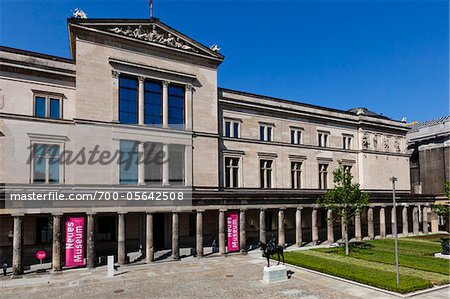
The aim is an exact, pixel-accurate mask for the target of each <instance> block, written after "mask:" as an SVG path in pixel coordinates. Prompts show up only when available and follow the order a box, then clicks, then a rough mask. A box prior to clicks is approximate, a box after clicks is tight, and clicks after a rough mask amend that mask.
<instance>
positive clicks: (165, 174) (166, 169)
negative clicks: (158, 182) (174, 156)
mask: <svg viewBox="0 0 450 299" xmlns="http://www.w3.org/2000/svg"><path fill="white" fill-rule="evenodd" d="M163 153H164V161H165V162H164V163H163V173H162V184H163V186H169V185H170V183H169V163H170V160H169V159H170V157H169V145H168V144H164V145H163Z"/></svg>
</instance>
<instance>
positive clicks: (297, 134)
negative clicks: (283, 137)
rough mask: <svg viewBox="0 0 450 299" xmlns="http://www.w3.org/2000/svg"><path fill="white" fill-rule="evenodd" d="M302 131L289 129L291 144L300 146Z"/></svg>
mask: <svg viewBox="0 0 450 299" xmlns="http://www.w3.org/2000/svg"><path fill="white" fill-rule="evenodd" d="M302 131H303V129H296V128H291V143H292V144H302Z"/></svg>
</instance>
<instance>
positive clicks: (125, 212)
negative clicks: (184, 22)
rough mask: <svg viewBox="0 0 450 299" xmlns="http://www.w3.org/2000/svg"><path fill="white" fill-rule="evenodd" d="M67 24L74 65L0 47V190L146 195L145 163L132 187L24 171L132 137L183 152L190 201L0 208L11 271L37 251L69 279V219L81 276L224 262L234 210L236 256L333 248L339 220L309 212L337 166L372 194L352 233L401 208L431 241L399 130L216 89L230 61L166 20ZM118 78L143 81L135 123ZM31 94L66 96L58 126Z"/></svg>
mask: <svg viewBox="0 0 450 299" xmlns="http://www.w3.org/2000/svg"><path fill="white" fill-rule="evenodd" d="M68 24H69V36H70V46H71V55H72V56H71V59H65V58H58V57H53V56H48V55H44V54H39V53H32V52H27V51H22V50H17V49H11V48H6V47H1V48H0V70H1V77H0V132H1V134H0V143H1V145H0V151H1V155H0V165H1V167H0V183H2V184H3V185H4V186H5V189H6V191H8V190H9V189H14V190H18V189H21V188H22V189H23V188H36V189H39V188H41V189H49V190H59V191H61V190H62V191H70V190H72V191H74V192H75V191H76V192H82V191H85V190H91V189H93V188H94V189H95V188H99V186H101V187H102V188H105V189H107V190H119V189H120V190H122V189H123V190H133V191H136V190H137V191H143V190H147V191H149V190H150V191H151V190H153V187H152V186H149V185H148V184H146V177H145V173H146V168H145V166H140V165H139V168H138V171H137V173H138V178H137V180H136V184H134V185H132V186H124V185H121V184H120V180H121V178H120V174H119V172H120V169H119V166H118V165H117V164H114V163H109V164H108V163H107V164H104V165H98V164H95V165H89V163H81V164H70V165H64V164H63V165H60V166H59V170H58V173H59V176H58V181H57V182H56V183H55V184H44V185H42V184H39V185H38V184H35V183H34V182H35V178H34V177H33V176H34V175H35V174H34V169H33V167H34V166H33V163H31V164H30V163H27V160H28V158H29V156H30V146H34V145H35V144H52V145H59V146H61V148H62V149H64V150H71V151H73V152H79V151H80V150H82V148H83V147H84V148H87V149H92V148H94V147H95V146H97V145H98V146H99V147H100V150H103V151H110V152H114V151H117V150H118V149H119V148H120V142H121V141H123V140H132V141H134V142H137V144H139V145H138V151H139V152H140V153H141V152H143V151H144V148H145V144H146V143H147V142H156V143H160V144H162V145H163V151H164V153H168V152H169V151H168V148H169V147H170V145H174V144H176V145H182V146H183V148H184V161H185V162H184V163H185V164H184V167H183V169H184V172H183V175H184V177H183V183H184V187H188V188H189V189H190V191H191V192H192V205H191V206H182V207H155V206H153V205H149V204H148V205H145V204H142V205H138V206H126V207H120V208H119V207H114V206H103V207H102V206H95V207H88V206H79V207H72V208H71V207H66V206H61V207H59V208H57V207H51V208H44V207H39V206H37V207H36V206H35V207H33V208H27V209H23V208H14V207H11V206H9V205H6V204H5V202H6V199H5V200H2V202H0V204H1V206H0V207H1V208H0V256H1V258H2V259H4V260H5V261H7V263H8V264H10V265H11V264H12V265H13V271H14V273H15V274H18V273H21V272H22V271H23V270H24V266H25V267H27V266H29V265H30V264H33V263H35V262H36V260H35V259H34V253H35V252H36V250H38V249H43V250H45V251H47V252H48V253H49V254H48V259H49V261H50V260H51V261H52V263H53V270H55V271H59V270H61V269H62V267H63V266H64V263H62V262H61V258H62V256H63V250H62V248H63V247H64V240H62V239H61V235H64V228H63V227H62V223H63V222H64V219H65V217H67V216H71V215H81V216H83V217H85V221H86V259H87V261H86V265H87V267H94V266H95V265H96V264H97V263H99V262H101V261H104V260H105V259H104V258H103V259H102V257H105V256H106V255H109V254H114V255H116V257H117V261H118V262H119V263H125V262H127V261H132V260H133V258H132V257H129V258H127V254H129V253H130V252H138V253H139V254H140V255H142V256H145V259H146V261H147V262H152V261H153V260H154V254H155V252H156V251H159V250H161V249H171V250H172V258H173V259H178V258H180V256H181V255H180V250H185V249H186V248H187V249H190V251H189V252H191V253H192V252H194V253H195V254H196V255H197V256H199V257H201V256H203V254H204V252H203V250H204V249H205V250H206V248H211V247H213V250H215V248H216V247H218V251H219V252H220V253H222V254H226V252H227V248H226V244H225V235H226V230H227V229H226V225H225V217H226V212H230V211H234V212H238V214H239V222H240V223H239V237H240V249H241V251H242V252H246V251H247V250H248V249H251V248H252V246H253V247H254V246H255V245H256V244H257V243H258V241H259V240H268V239H269V238H270V237H271V236H272V235H273V236H277V239H278V242H279V243H281V244H283V245H291V244H297V245H298V246H302V245H304V244H307V243H318V242H322V241H328V242H333V241H336V240H338V239H340V237H341V236H342V230H341V225H340V223H339V221H338V222H331V221H327V214H328V211H325V210H323V209H320V208H319V207H318V206H317V205H316V204H315V203H316V200H317V198H318V197H320V196H322V195H323V194H324V192H325V190H326V188H331V187H332V184H333V181H332V171H333V170H334V169H335V168H336V166H337V165H338V164H337V163H338V161H342V162H343V164H344V165H345V166H346V167H349V170H350V171H351V173H352V175H353V177H354V180H355V182H359V183H360V185H361V188H362V189H364V190H365V191H367V192H369V193H370V200H371V202H370V206H369V207H367V209H365V210H364V211H362V212H361V215H360V216H359V217H357V219H356V221H355V225H354V226H352V227H351V232H350V237H355V238H356V239H361V238H364V237H366V238H374V237H375V236H381V237H385V236H386V235H387V234H390V233H391V223H390V220H389V219H391V215H392V212H393V211H394V212H396V213H397V219H402V221H400V220H399V230H400V229H401V230H400V231H403V233H404V234H409V233H414V234H417V233H419V229H420V231H422V232H423V233H428V221H429V220H431V219H430V218H429V217H427V216H428V209H427V205H428V204H429V203H430V202H432V201H433V197H431V196H421V195H411V194H410V192H409V190H410V177H409V163H410V162H409V155H408V153H407V143H406V138H405V136H406V132H407V131H408V127H407V126H406V125H405V124H404V123H402V122H398V121H394V120H391V119H388V118H386V117H382V116H380V115H376V114H374V113H372V112H370V111H368V110H366V109H364V108H357V109H352V110H350V111H342V110H337V109H330V108H324V107H319V106H313V105H306V104H300V103H297V102H291V101H286V100H280V99H275V98H269V97H265V96H261V95H255V94H250V93H245V92H240V91H233V90H228V89H222V88H218V86H217V75H218V74H217V73H218V67H219V65H220V64H221V62H222V61H223V59H224V57H223V56H222V55H221V54H219V53H218V52H217V51H214V50H211V49H209V48H208V47H205V46H203V45H201V44H199V43H197V42H195V41H194V40H192V39H190V38H189V37H187V36H185V35H183V34H182V33H180V32H178V31H175V30H174V29H172V28H170V27H169V26H167V25H165V24H164V23H162V22H160V21H159V20H158V19H150V20H148V19H147V20H106V19H69V20H68ZM122 76H128V77H132V78H134V79H133V80H136V82H138V83H137V84H138V85H139V87H138V94H139V95H138V99H137V107H136V110H137V116H138V119H139V120H138V122H137V123H136V124H125V123H123V122H121V121H120V119H119V118H120V117H119V109H120V102H119V97H121V95H120V89H119V82H120V78H122ZM147 80H156V81H158V82H160V83H161V86H162V104H161V106H162V115H161V117H162V123H161V126H159V127H154V126H147V125H145V124H144V114H145V111H146V110H145V105H146V104H145V103H144V99H145V97H144V93H145V92H146V90H145V82H147ZM171 85H174V86H175V85H176V86H181V87H182V88H183V90H184V91H185V94H184V102H183V103H184V104H183V105H184V113H183V127H182V128H171V127H169V124H168V121H167V119H168V117H169V116H170V115H168V114H170V113H172V112H171V110H170V109H169V108H168V102H167V101H168V100H167V98H168V94H167V93H168V88H170V86H171ZM36 97H43V98H45V99H46V101H47V103H49V101H50V100H51V99H59V101H60V107H61V108H60V112H61V117H58V118H48V117H36V115H35V111H36V105H37V104H36V100H35V99H36ZM46 113H48V111H47V112H46ZM269 128H270V129H269ZM261 135H263V136H261ZM291 136H293V137H291ZM291 138H294V139H292V140H291ZM319 140H320V141H319ZM31 148H32V147H31ZM262 165H264V166H262ZM325 166H326V167H325ZM47 167H49V166H47ZM168 167H169V166H167V165H164V166H163V167H162V184H163V185H167V184H168V183H169V178H168V176H169V175H170V173H169V172H170V169H169V168H168ZM262 167H264V169H262ZM391 176H396V177H397V178H398V184H397V191H398V201H399V202H400V204H401V205H402V208H400V207H398V208H397V210H396V211H395V210H393V209H392V205H391V204H390V202H391V195H390V189H391V182H390V181H389V178H390V177H391ZM294 178H295V179H294ZM48 179H49V178H48V177H47V178H46V181H48ZM230 182H232V183H230ZM262 184H263V185H262ZM42 186H44V187H42ZM264 187H266V188H264ZM419 211H420V217H419V214H418V213H419ZM386 219H387V220H386ZM413 222H414V223H413ZM419 222H420V223H421V225H419ZM55 225H56V226H57V227H55Z"/></svg>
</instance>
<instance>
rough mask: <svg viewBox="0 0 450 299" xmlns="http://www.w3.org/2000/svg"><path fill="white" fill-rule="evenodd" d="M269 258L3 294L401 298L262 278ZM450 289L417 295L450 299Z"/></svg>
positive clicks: (329, 283) (343, 285) (49, 283)
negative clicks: (269, 283)
mask: <svg viewBox="0 0 450 299" xmlns="http://www.w3.org/2000/svg"><path fill="white" fill-rule="evenodd" d="M264 264H265V260H264V259H262V258H261V257H260V253H259V252H254V253H251V254H249V255H246V256H242V255H239V254H237V255H230V256H228V257H225V258H224V257H219V256H212V257H206V258H203V259H196V258H186V259H183V260H182V261H178V262H168V261H161V262H157V263H154V264H151V265H145V264H135V265H129V266H125V267H122V270H121V274H120V275H117V276H115V277H113V278H108V277H106V268H105V267H100V268H97V269H95V270H94V271H93V272H90V271H87V270H85V269H79V270H70V271H64V272H62V273H61V274H56V275H49V274H40V275H38V274H36V275H27V276H25V278H18V279H9V278H7V279H5V278H3V279H0V298H48V297H51V298H55V297H58V298H106V297H108V298H119V297H120V298H212V297H214V298H261V297H263V296H267V298H310V299H312V298H344V297H346V298H395V296H392V295H389V294H386V293H383V292H378V291H375V290H372V289H368V288H365V287H361V286H357V285H355V284H351V283H348V282H344V281H340V280H336V279H333V278H329V277H325V276H322V275H319V274H316V273H312V272H309V271H306V270H302V269H298V268H289V269H290V270H291V271H292V272H293V273H292V276H291V279H289V280H288V281H287V282H283V283H278V284H272V285H264V284H262V283H261V282H260V280H261V278H262V269H263V266H264ZM448 294H449V289H448V288H447V289H441V290H437V291H434V292H433V293H428V294H422V295H419V296H415V297H414V298H436V299H438V298H448Z"/></svg>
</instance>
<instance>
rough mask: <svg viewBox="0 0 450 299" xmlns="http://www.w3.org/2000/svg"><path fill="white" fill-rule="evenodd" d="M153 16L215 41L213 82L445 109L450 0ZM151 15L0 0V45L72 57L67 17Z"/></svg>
mask: <svg viewBox="0 0 450 299" xmlns="http://www.w3.org/2000/svg"><path fill="white" fill-rule="evenodd" d="M153 6H154V16H155V17H157V18H159V19H160V20H161V21H162V22H164V23H166V24H167V25H169V26H171V27H173V28H175V29H177V30H178V31H180V32H182V33H184V34H185V35H187V36H189V37H191V38H193V39H195V40H196V41H198V42H200V43H202V44H204V45H207V46H210V45H212V44H218V45H219V47H220V48H221V50H220V53H221V54H223V55H224V56H225V60H224V62H223V63H222V65H221V66H220V67H219V72H218V80H219V86H220V87H224V88H229V89H235V90H240V91H245V92H251V93H256V94H262V95H267V96H272V97H277V98H282V99H288V100H294V101H299V102H303V103H308V104H314V105H320V106H325V107H331V108H337V109H343V110H347V109H350V108H353V107H366V108H368V109H370V110H372V111H375V112H377V113H382V114H383V115H385V116H388V117H391V118H393V119H397V120H400V119H401V118H403V117H406V118H407V121H408V122H410V121H425V120H428V119H432V118H436V117H440V116H444V115H448V114H450V112H449V2H448V0H421V1H410V0H395V1H394V0H352V1H350V0H348V1H341V0H327V1H322V0H314V1H313V0H310V1H302V0H297V1H295V0H291V1H267V0H264V1H256V0H246V1H231V0H228V1H226V0H225V1H213V0H209V1H207V0H203V1H188V0H178V1H176V0H173V1H172V0H154V1H153ZM76 7H79V8H81V9H82V10H84V11H85V12H86V13H87V15H88V17H89V18H148V16H149V8H148V1H147V0H126V1H125V0H123V1H118V0H109V1H103V0H27V1H22V0H0V45H3V46H9V47H14V48H19V49H25V50H31V51H36V52H40V53H45V54H51V55H57V56H62V57H70V53H69V39H68V33H67V20H66V19H67V18H68V17H70V16H71V11H72V10H73V9H74V8H76Z"/></svg>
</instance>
